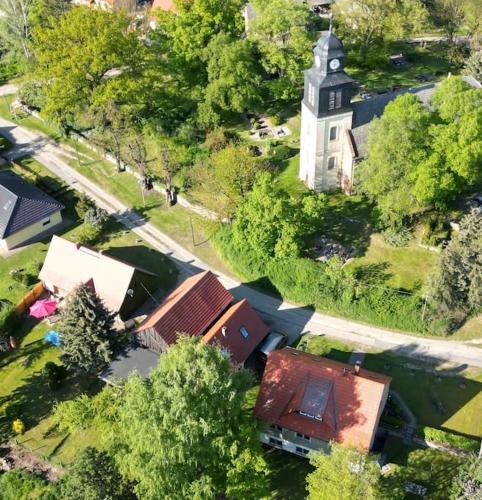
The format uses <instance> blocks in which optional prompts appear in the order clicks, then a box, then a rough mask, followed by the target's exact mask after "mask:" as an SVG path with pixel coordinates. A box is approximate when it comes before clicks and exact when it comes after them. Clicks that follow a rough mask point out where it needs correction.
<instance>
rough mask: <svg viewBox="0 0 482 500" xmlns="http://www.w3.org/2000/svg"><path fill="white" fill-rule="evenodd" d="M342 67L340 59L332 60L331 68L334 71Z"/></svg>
mask: <svg viewBox="0 0 482 500" xmlns="http://www.w3.org/2000/svg"><path fill="white" fill-rule="evenodd" d="M339 67H340V61H339V60H338V59H332V60H331V61H330V68H331V69H332V70H335V69H338V68H339Z"/></svg>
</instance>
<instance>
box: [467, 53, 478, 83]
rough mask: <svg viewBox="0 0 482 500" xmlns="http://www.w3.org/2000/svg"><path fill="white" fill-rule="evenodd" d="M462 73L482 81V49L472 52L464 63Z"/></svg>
mask: <svg viewBox="0 0 482 500" xmlns="http://www.w3.org/2000/svg"><path fill="white" fill-rule="evenodd" d="M464 73H465V74H466V75H470V76H473V77H474V78H475V79H476V80H478V81H479V82H480V81H482V49H478V50H473V51H472V52H471V54H470V57H469V58H468V59H467V62H466V63H465V68H464Z"/></svg>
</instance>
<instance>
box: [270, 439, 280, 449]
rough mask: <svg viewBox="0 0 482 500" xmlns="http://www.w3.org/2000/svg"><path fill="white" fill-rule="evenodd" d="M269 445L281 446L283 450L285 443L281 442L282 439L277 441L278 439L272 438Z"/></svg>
mask: <svg viewBox="0 0 482 500" xmlns="http://www.w3.org/2000/svg"><path fill="white" fill-rule="evenodd" d="M269 444H273V445H275V446H280V447H281V448H283V441H281V439H276V438H272V437H270V438H269Z"/></svg>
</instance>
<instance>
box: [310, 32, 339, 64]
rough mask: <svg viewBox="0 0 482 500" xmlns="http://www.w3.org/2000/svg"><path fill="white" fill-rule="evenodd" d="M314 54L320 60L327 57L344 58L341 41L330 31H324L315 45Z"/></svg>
mask: <svg viewBox="0 0 482 500" xmlns="http://www.w3.org/2000/svg"><path fill="white" fill-rule="evenodd" d="M314 52H315V54H318V55H319V56H320V57H321V58H322V59H323V57H329V58H330V59H332V58H334V57H337V58H340V57H345V55H346V54H345V49H344V48H343V44H342V43H341V40H340V39H339V38H338V37H337V36H335V35H334V34H333V32H332V31H326V32H324V33H323V35H322V36H321V38H320V39H319V40H318V42H317V43H316V46H315V49H314Z"/></svg>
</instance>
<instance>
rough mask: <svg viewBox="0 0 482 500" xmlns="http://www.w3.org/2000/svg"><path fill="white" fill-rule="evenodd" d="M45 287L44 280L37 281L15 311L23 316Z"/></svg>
mask: <svg viewBox="0 0 482 500" xmlns="http://www.w3.org/2000/svg"><path fill="white" fill-rule="evenodd" d="M44 291H45V288H44V284H43V283H42V282H40V283H37V284H36V285H35V286H34V287H33V288H32V290H30V292H28V293H27V295H25V296H24V297H23V298H22V300H21V301H20V302H18V303H17V305H16V306H15V312H16V313H17V314H18V315H19V316H21V315H22V314H23V313H24V312H25V311H26V310H27V308H28V307H30V306H31V305H32V304H33V303H34V302H35V301H36V300H37V299H38V298H39V297H40V295H42V293H44Z"/></svg>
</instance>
